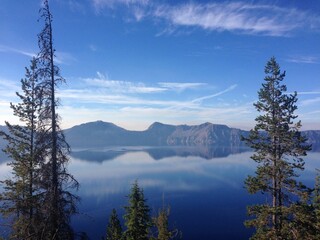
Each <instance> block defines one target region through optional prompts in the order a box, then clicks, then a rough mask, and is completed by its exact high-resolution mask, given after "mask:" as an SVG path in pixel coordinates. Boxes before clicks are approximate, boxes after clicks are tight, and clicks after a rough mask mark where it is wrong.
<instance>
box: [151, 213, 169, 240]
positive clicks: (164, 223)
mask: <svg viewBox="0 0 320 240" xmlns="http://www.w3.org/2000/svg"><path fill="white" fill-rule="evenodd" d="M169 214H170V208H167V209H166V208H162V209H160V210H159V213H158V216H156V217H154V218H153V222H154V225H155V226H156V228H157V232H158V234H157V235H158V236H157V238H156V239H158V240H169V239H171V238H172V236H173V233H172V232H171V231H170V230H169Z"/></svg>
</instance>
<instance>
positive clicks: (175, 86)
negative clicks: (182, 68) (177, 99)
mask: <svg viewBox="0 0 320 240" xmlns="http://www.w3.org/2000/svg"><path fill="white" fill-rule="evenodd" d="M158 84H159V85H160V86H161V87H163V88H166V89H170V90H174V91H178V92H182V91H185V90H186V89H195V88H199V87H204V86H206V85H207V84H206V83H194V82H188V83H177V82H159V83H158Z"/></svg>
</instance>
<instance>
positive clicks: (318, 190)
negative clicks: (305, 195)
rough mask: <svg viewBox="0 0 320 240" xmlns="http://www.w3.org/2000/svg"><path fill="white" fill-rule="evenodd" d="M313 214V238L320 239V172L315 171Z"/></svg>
mask: <svg viewBox="0 0 320 240" xmlns="http://www.w3.org/2000/svg"><path fill="white" fill-rule="evenodd" d="M313 206H314V214H315V222H314V224H315V231H316V233H315V236H316V239H320V170H319V169H317V176H316V183H315V188H314V198H313Z"/></svg>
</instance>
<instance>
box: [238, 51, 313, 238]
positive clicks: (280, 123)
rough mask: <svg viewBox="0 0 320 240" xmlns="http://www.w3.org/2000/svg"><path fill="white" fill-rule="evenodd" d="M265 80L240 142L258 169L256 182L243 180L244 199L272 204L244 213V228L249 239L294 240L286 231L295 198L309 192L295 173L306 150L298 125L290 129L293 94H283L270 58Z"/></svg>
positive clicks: (281, 77)
mask: <svg viewBox="0 0 320 240" xmlns="http://www.w3.org/2000/svg"><path fill="white" fill-rule="evenodd" d="M265 74H266V77H265V79H264V80H265V83H263V84H262V88H261V89H260V91H259V92H258V95H259V100H258V101H257V103H255V104H254V106H255V108H256V109H257V110H258V112H259V113H260V114H261V115H259V116H258V117H257V118H256V125H255V127H254V129H252V130H251V131H250V134H249V136H248V137H247V138H244V140H245V141H246V143H247V144H248V145H249V146H250V147H251V148H253V149H254V150H255V153H254V155H253V156H251V158H252V159H253V160H254V161H255V162H256V163H257V164H258V166H257V170H256V173H255V176H248V178H247V179H246V181H245V185H246V188H247V190H248V191H249V193H251V194H254V193H257V192H262V193H266V194H268V195H269V196H270V200H271V201H270V202H269V203H265V204H261V205H254V206H250V207H248V214H249V215H250V216H253V219H251V220H248V221H246V223H245V224H246V226H248V227H255V228H256V233H255V235H254V236H253V237H252V239H294V236H293V233H292V231H291V229H290V222H291V221H292V219H293V217H294V215H293V211H294V207H295V206H296V205H295V204H294V196H296V197H298V198H301V197H303V195H305V194H306V192H307V191H308V190H307V188H306V187H305V186H304V185H303V184H302V183H299V182H298V181H297V179H296V178H297V177H298V176H299V174H298V171H300V170H303V169H304V160H303V156H306V152H307V151H308V150H310V146H309V145H307V144H306V138H305V137H304V136H302V135H301V132H300V130H299V129H300V128H301V122H300V121H297V122H296V123H294V120H295V119H296V118H297V115H295V114H294V112H295V110H296V109H297V106H296V102H297V93H294V94H287V93H285V92H286V90H287V88H286V86H285V85H283V84H282V81H283V80H284V77H285V72H282V73H281V71H280V67H279V65H278V63H277V62H276V59H275V58H274V57H272V58H271V59H270V60H269V61H268V62H267V64H266V67H265Z"/></svg>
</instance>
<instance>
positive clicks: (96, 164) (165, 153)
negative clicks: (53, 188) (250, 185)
mask: <svg viewBox="0 0 320 240" xmlns="http://www.w3.org/2000/svg"><path fill="white" fill-rule="evenodd" d="M126 150H128V151H126ZM90 151H91V152H96V153H98V154H97V156H102V157H101V158H100V160H101V161H91V159H92V158H93V157H92V156H90V160H89V159H84V158H85V156H88V155H86V154H88V152H89V150H81V151H78V155H76V156H77V157H75V155H73V157H72V163H71V165H70V170H71V171H72V172H73V174H74V175H75V177H76V178H77V179H78V180H79V182H80V183H81V188H80V195H81V197H82V204H81V205H80V211H81V212H82V213H84V215H85V216H86V217H84V215H78V216H77V217H75V218H74V226H75V228H76V229H81V230H84V231H87V232H88V233H89V235H90V236H91V237H92V239H99V238H100V237H101V236H102V235H103V234H104V229H105V226H106V224H107V215H108V214H109V213H110V212H111V209H112V208H117V210H119V214H120V215H121V214H122V213H123V206H124V205H126V198H125V196H126V195H127V194H128V192H129V189H130V185H131V184H132V182H133V181H134V180H135V179H138V181H139V183H140V185H141V186H142V187H143V188H144V190H145V196H146V197H147V198H148V204H149V205H150V206H151V208H152V211H153V212H156V211H157V208H158V207H161V206H162V197H163V195H164V196H165V202H166V203H167V204H170V205H171V210H172V219H173V221H174V222H175V223H176V226H177V227H178V228H180V229H181V230H182V231H183V233H184V239H187V240H188V239H248V238H249V236H250V235H251V230H250V229H246V228H245V227H244V226H243V221H244V220H245V219H247V216H246V206H247V205H250V204H252V203H257V202H258V201H265V198H264V196H251V195H249V194H248V193H247V192H246V190H245V189H244V184H243V181H244V179H245V178H246V177H247V175H248V174H252V173H254V171H255V164H254V163H253V161H252V160H251V159H250V156H251V154H252V153H251V152H246V151H243V152H241V153H237V154H231V153H228V154H229V155H227V156H224V155H225V153H226V151H225V150H223V149H222V150H221V151H215V153H214V151H213V152H210V151H208V149H205V151H204V150H202V149H199V150H198V151H193V149H191V148H189V149H187V150H186V149H185V148H175V149H173V148H169V149H168V148H166V149H161V148H147V149H144V148H139V147H136V148H130V149H126V148H116V149H94V150H92V149H91V150H90ZM81 152H85V155H83V156H81V154H80V153H81ZM104 152H107V154H106V155H104ZM111 153H112V154H113V155H112V154H111ZM176 153H178V154H177V155H175V154H176ZM203 153H205V154H206V155H205V156H207V157H206V158H204V157H202V154H203ZM207 153H209V155H208V154H207ZM216 153H218V154H216ZM215 154H216V155H215ZM219 154H220V155H219ZM217 155H219V156H221V155H222V156H221V157H213V156H217ZM94 156H95V155H94ZM106 156H107V158H106ZM109 156H111V157H109ZM208 156H209V157H208ZM108 157H109V158H108ZM107 159H108V160H112V161H106V160H107ZM158 159H161V161H156V160H158ZM207 159H211V160H210V161H207ZM84 160H85V161H84ZM306 162H307V164H306V170H305V172H304V173H303V174H302V180H303V181H304V182H305V181H306V183H310V184H311V183H313V181H314V176H315V171H314V169H315V167H317V166H319V163H320V157H319V153H310V154H309V155H308V157H307V158H306ZM88 216H89V217H88ZM221 219H223V221H221Z"/></svg>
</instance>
